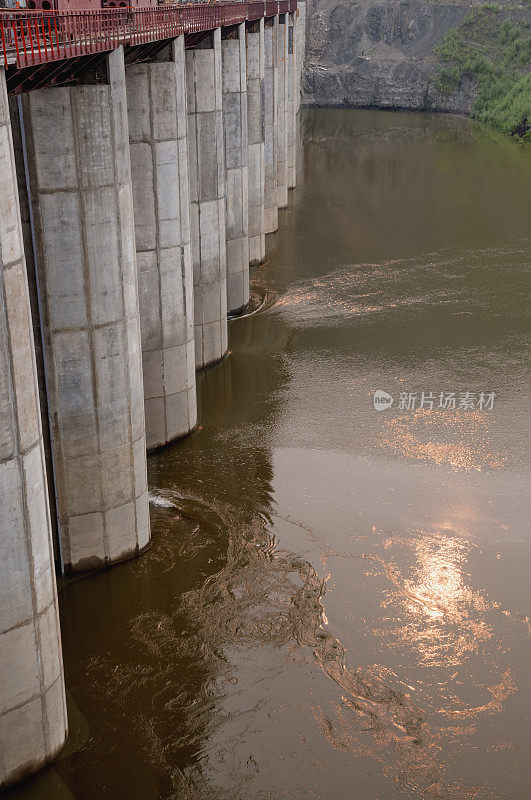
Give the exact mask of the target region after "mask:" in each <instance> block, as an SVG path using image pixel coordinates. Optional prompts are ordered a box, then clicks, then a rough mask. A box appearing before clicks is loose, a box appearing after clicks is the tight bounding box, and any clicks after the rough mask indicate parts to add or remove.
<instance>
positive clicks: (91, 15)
mask: <svg viewBox="0 0 531 800" xmlns="http://www.w3.org/2000/svg"><path fill="white" fill-rule="evenodd" d="M296 8H297V0H273V2H271V0H258V2H241V0H240V2H235V3H215V4H214V5H207V4H205V3H201V4H197V5H183V6H178V5H171V6H170V5H168V6H160V7H158V8H109V9H102V10H101V11H71V12H61V11H59V12H58V11H0V64H2V63H3V65H4V66H5V67H6V68H7V67H8V66H9V65H10V64H15V65H16V66H17V67H19V68H22V67H30V66H35V65H37V64H44V63H46V62H49V61H58V60H61V59H65V58H73V57H77V56H81V55H88V54H90V53H97V52H101V51H106V50H113V49H115V48H116V47H118V46H119V45H120V44H132V45H137V44H145V43H147V42H155V41H160V40H161V39H171V38H173V37H175V36H180V35H181V34H183V33H200V32H201V31H208V30H213V29H214V28H219V27H221V26H223V25H237V24H240V23H242V22H245V21H246V20H256V19H261V17H263V16H273V15H274V14H285V13H286V12H287V11H295V10H296Z"/></svg>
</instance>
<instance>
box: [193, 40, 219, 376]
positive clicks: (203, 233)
mask: <svg viewBox="0 0 531 800" xmlns="http://www.w3.org/2000/svg"><path fill="white" fill-rule="evenodd" d="M186 87H187V101H188V145H189V168H190V169H189V172H190V217H191V232H192V263H193V272H194V317H195V322H194V327H195V361H196V367H197V368H201V367H204V366H207V365H208V364H212V363H214V362H216V361H219V360H220V359H221V358H222V357H223V356H224V354H225V353H226V352H227V346H228V337H227V262H226V240H225V155H224V146H223V112H222V91H221V30H220V29H219V28H218V29H216V30H215V31H214V32H213V33H212V34H209V35H208V36H206V37H205V38H204V39H203V40H202V41H201V42H200V43H199V44H198V45H197V47H195V48H194V49H191V50H187V51H186Z"/></svg>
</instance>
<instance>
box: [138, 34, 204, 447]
mask: <svg viewBox="0 0 531 800" xmlns="http://www.w3.org/2000/svg"><path fill="white" fill-rule="evenodd" d="M125 75H126V85H127V110H128V119H129V147H130V153H131V179H132V184H133V205H134V221H135V238H136V258H137V270H138V292H139V298H140V324H141V332H142V369H143V378H144V409H145V418H146V445H147V448H148V450H152V449H154V448H156V447H160V446H161V445H164V444H167V443H168V442H171V441H172V440H173V439H176V438H177V437H179V436H184V435H185V434H187V433H189V432H190V431H191V430H192V429H193V428H194V427H195V425H196V423H197V404H196V387H195V344H194V320H193V272H192V250H191V242H190V192H189V180H188V138H187V122H186V88H185V87H186V79H185V55H184V37H183V36H180V37H179V38H178V39H174V40H173V42H172V43H171V44H169V45H168V46H167V47H165V48H164V50H162V51H161V52H159V53H158V54H157V55H156V56H155V58H154V59H153V60H152V61H151V62H148V63H145V62H141V63H136V64H131V65H130V66H128V67H127V69H126V73H125Z"/></svg>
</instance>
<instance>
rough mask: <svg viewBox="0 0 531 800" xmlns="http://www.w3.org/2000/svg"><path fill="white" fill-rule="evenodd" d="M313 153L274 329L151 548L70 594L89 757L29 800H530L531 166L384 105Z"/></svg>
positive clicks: (188, 469) (314, 123) (74, 661)
mask: <svg viewBox="0 0 531 800" xmlns="http://www.w3.org/2000/svg"><path fill="white" fill-rule="evenodd" d="M300 137H301V142H300V148H301V152H300V156H301V157H300V161H301V163H300V170H299V173H300V174H299V179H298V180H299V184H298V187H297V189H296V191H295V192H293V193H291V195H290V198H291V199H290V206H289V208H288V209H287V210H286V211H284V212H281V215H280V230H279V232H278V234H275V235H273V236H271V237H269V238H268V258H269V261H268V263H267V264H265V265H264V266H262V267H261V268H259V269H258V270H257V271H255V272H254V277H253V292H254V295H255V298H256V302H257V304H258V303H259V301H260V299H261V298H264V297H265V298H266V300H265V304H264V307H263V308H262V310H261V311H260V312H259V313H257V314H254V315H251V316H248V317H246V318H243V319H238V320H235V321H234V322H232V323H231V328H230V348H231V354H230V357H229V358H228V359H227V360H225V361H224V363H223V364H221V365H220V366H218V367H217V368H215V369H212V370H210V371H208V372H206V373H205V374H204V375H203V376H202V378H201V381H200V409H201V427H200V429H199V430H198V431H197V432H196V433H195V434H194V435H192V436H191V437H190V438H188V439H187V440H186V441H184V442H181V443H178V444H177V445H175V446H173V447H171V448H168V449H166V450H165V451H163V452H161V453H159V454H158V455H156V456H154V457H152V458H150V460H149V480H150V489H151V495H152V525H153V546H152V548H151V550H150V551H149V552H148V553H146V554H145V555H144V556H142V557H141V558H140V559H138V560H136V561H134V562H130V563H128V564H125V565H123V566H120V567H115V568H113V569H111V570H108V571H105V572H101V573H99V574H97V575H88V576H83V577H78V578H76V579H73V580H70V581H65V583H64V584H63V585H62V588H61V592H60V602H61V618H62V630H63V645H64V657H65V670H66V679H67V687H68V692H69V712H70V725H71V734H70V740H69V744H68V746H67V748H66V749H65V751H64V753H63V754H62V755H61V756H60V758H59V759H58V760H57V762H56V763H55V764H54V765H53V766H52V767H50V768H49V769H48V770H46V771H44V773H42V774H41V775H40V776H39V777H38V778H36V779H32V780H31V781H29V782H28V783H26V784H25V785H24V786H23V787H22V788H20V789H18V790H16V792H13V796H20V797H28V798H29V797H32V798H37V797H43V798H48V797H54V798H56V797H57V798H72V797H73V798H76V800H84V799H85V798H90V799H91V800H92V799H93V798H98V800H107V799H109V800H110V798H113V800H114V798H117V797H127V798H137V797H138V798H161V799H164V800H166V799H169V798H175V800H239V798H242V799H243V798H247V799H250V800H258V799H260V800H266V799H267V800H273V799H275V800H276V799H277V798H278V800H290V799H291V798H322V800H343V799H344V798H360V800H399V799H400V798H404V799H406V798H412V799H413V798H415V799H416V800H419V799H421V800H509V799H510V800H517V799H518V800H522V799H523V798H524V797H526V796H527V792H528V790H529V767H528V765H529V756H528V752H527V748H528V743H529V731H528V729H526V723H527V716H526V709H527V708H528V707H529V689H528V682H527V677H528V663H529V662H528V655H529V651H528V641H529V640H528V636H529V620H528V616H527V614H528V608H527V604H528V599H529V598H528V595H529V593H528V581H529V578H528V576H529V553H530V544H529V534H528V532H526V529H525V522H526V520H527V517H528V506H527V500H528V496H529V470H528V465H526V462H525V444H526V437H527V436H528V428H527V427H526V425H527V419H528V411H529V409H528V406H527V400H526V398H527V386H528V384H527V377H528V374H527V368H526V322H527V321H526V316H525V314H526V294H527V289H528V282H527V280H528V279H527V275H528V268H529V262H530V260H531V258H530V240H529V236H530V228H529V221H530V219H531V198H530V191H531V189H530V187H531V151H529V149H528V150H527V151H525V150H522V149H520V148H519V147H518V146H517V145H515V144H514V143H513V142H511V141H509V140H506V139H504V138H503V137H499V136H497V135H495V134H493V133H491V132H489V131H488V130H486V129H484V128H481V127H479V126H477V125H475V124H473V123H471V122H469V121H467V120H463V119H460V118H453V117H448V116H446V117H443V116H436V115H424V114H400V113H390V112H376V111H374V112H373V111H308V112H305V113H304V114H302V119H301V130H300ZM377 389H382V390H385V391H386V392H388V393H390V394H391V395H392V396H393V397H394V403H393V406H392V407H391V408H390V409H387V410H385V411H381V412H377V411H375V409H374V407H373V393H374V392H375V391H376V390H377ZM422 392H424V393H425V400H426V397H428V398H429V396H430V393H431V395H432V396H433V398H434V402H433V406H434V407H433V408H430V407H429V402H425V407H423V408H420V409H419V408H418V400H419V399H420V398H421V394H422ZM450 392H455V393H456V395H455V396H456V400H457V402H456V405H457V406H459V400H460V398H461V396H463V397H465V398H466V397H468V399H469V401H470V398H471V396H473V401H472V402H473V403H474V405H475V407H474V408H470V407H469V408H459V407H457V408H455V409H453V408H451V407H450V408H439V407H438V405H439V398H440V394H441V393H443V397H444V398H446V397H447V395H448V393H450ZM467 392H468V393H470V394H469V395H462V393H467ZM481 392H484V393H485V396H487V395H488V394H489V393H492V392H494V393H495V396H494V400H493V407H492V408H478V407H477V406H478V401H479V395H480V393H481ZM401 393H404V395H402V396H403V397H405V398H409V395H410V394H412V395H413V394H416V395H417V402H416V403H415V407H414V408H409V409H408V408H400V396H401ZM409 404H410V405H412V400H411V401H410V402H409ZM463 404H464V405H466V402H464V403H463ZM450 405H451V404H450ZM469 405H470V403H469Z"/></svg>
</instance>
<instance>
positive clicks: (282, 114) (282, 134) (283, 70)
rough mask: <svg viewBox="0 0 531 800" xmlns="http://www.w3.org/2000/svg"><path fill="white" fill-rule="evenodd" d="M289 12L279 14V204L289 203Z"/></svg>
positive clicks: (281, 206) (283, 206)
mask: <svg viewBox="0 0 531 800" xmlns="http://www.w3.org/2000/svg"><path fill="white" fill-rule="evenodd" d="M287 28H288V25H287V14H279V16H278V36H277V64H278V77H277V88H278V92H277V96H278V101H277V119H278V126H277V205H278V207H279V208H285V207H286V206H287V204H288V115H287V112H288V108H287V103H288V70H287V57H288V35H287Z"/></svg>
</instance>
